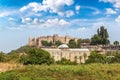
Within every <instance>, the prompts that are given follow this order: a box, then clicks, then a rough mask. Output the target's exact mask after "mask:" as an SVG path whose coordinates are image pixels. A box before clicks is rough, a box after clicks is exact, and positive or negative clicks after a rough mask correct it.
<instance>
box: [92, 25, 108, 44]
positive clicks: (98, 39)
mask: <svg viewBox="0 0 120 80" xmlns="http://www.w3.org/2000/svg"><path fill="white" fill-rule="evenodd" d="M108 38H109V35H108V32H107V29H105V28H104V26H101V27H100V29H98V30H97V34H95V35H94V36H93V37H92V38H91V44H93V45H97V44H102V45H108V44H110V41H109V39H108Z"/></svg>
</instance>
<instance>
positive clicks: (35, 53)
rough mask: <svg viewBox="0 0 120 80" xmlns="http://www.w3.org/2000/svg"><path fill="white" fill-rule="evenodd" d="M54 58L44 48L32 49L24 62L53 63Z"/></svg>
mask: <svg viewBox="0 0 120 80" xmlns="http://www.w3.org/2000/svg"><path fill="white" fill-rule="evenodd" d="M52 63H54V59H53V58H51V56H50V54H49V53H48V52H47V51H45V50H42V49H32V50H30V51H29V53H28V56H27V58H26V62H25V63H24V64H48V65H49V64H52Z"/></svg>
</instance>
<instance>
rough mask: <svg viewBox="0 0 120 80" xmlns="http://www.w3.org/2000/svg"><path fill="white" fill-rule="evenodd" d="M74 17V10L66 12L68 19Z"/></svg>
mask: <svg viewBox="0 0 120 80" xmlns="http://www.w3.org/2000/svg"><path fill="white" fill-rule="evenodd" d="M73 15H74V12H73V11H72V10H69V11H66V17H71V16H73Z"/></svg>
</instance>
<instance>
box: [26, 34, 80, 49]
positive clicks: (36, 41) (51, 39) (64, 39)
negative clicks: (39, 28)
mask: <svg viewBox="0 0 120 80" xmlns="http://www.w3.org/2000/svg"><path fill="white" fill-rule="evenodd" d="M70 39H75V40H76V41H77V40H78V38H71V37H69V36H59V35H58V34H54V35H53V36H41V37H38V38H31V37H30V38H29V43H28V45H29V46H33V45H35V46H37V47H42V44H41V41H43V40H44V41H48V42H52V43H55V42H56V41H58V40H59V41H61V42H62V43H65V44H68V43H69V40H70Z"/></svg>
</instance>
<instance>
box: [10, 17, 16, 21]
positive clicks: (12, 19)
mask: <svg viewBox="0 0 120 80" xmlns="http://www.w3.org/2000/svg"><path fill="white" fill-rule="evenodd" d="M8 20H9V21H16V19H15V18H12V17H10V18H8Z"/></svg>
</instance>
